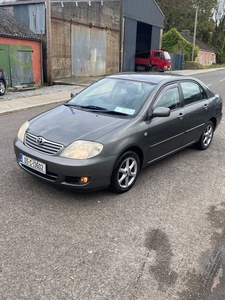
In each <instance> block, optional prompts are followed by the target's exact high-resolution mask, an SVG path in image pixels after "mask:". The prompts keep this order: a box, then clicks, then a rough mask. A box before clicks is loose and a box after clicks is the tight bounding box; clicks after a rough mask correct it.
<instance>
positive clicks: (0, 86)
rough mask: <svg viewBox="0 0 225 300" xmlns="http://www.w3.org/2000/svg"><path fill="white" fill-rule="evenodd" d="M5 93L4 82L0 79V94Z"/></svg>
mask: <svg viewBox="0 0 225 300" xmlns="http://www.w3.org/2000/svg"><path fill="white" fill-rule="evenodd" d="M4 94H5V82H4V81H3V80H1V79H0V96H3V95H4Z"/></svg>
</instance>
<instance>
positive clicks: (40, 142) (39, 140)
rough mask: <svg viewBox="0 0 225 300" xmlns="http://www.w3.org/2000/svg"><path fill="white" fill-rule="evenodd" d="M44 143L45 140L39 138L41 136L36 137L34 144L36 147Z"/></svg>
mask: <svg viewBox="0 0 225 300" xmlns="http://www.w3.org/2000/svg"><path fill="white" fill-rule="evenodd" d="M44 142H45V139H44V138H43V137H41V136H38V137H37V139H36V143H37V144H38V145H43V144H44Z"/></svg>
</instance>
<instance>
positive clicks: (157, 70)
mask: <svg viewBox="0 0 225 300" xmlns="http://www.w3.org/2000/svg"><path fill="white" fill-rule="evenodd" d="M151 71H152V72H159V68H158V67H157V66H153V67H152V68H151Z"/></svg>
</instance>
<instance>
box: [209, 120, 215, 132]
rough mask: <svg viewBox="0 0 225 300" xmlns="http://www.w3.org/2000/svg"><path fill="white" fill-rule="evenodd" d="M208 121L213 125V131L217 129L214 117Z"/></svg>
mask: <svg viewBox="0 0 225 300" xmlns="http://www.w3.org/2000/svg"><path fill="white" fill-rule="evenodd" d="M209 121H211V122H212V123H213V126H214V130H215V129H216V127H217V121H216V118H215V117H213V118H211V119H210V120H209Z"/></svg>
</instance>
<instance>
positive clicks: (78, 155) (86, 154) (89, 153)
mask: <svg viewBox="0 0 225 300" xmlns="http://www.w3.org/2000/svg"><path fill="white" fill-rule="evenodd" d="M102 149H103V145H102V144H99V143H96V142H90V141H83V140H80V141H75V142H73V143H72V144H70V145H69V146H67V147H66V148H65V149H64V150H63V151H62V152H61V153H60V154H59V156H61V157H66V158H72V159H87V158H91V157H94V156H96V155H98V154H99V153H101V151H102Z"/></svg>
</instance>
